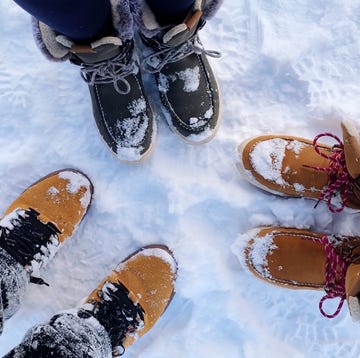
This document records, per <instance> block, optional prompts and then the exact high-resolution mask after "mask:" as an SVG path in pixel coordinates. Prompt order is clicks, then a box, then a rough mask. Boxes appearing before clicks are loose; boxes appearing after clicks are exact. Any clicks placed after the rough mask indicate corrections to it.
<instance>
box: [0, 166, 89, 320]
mask: <svg viewBox="0 0 360 358" xmlns="http://www.w3.org/2000/svg"><path fill="white" fill-rule="evenodd" d="M92 192H93V187H92V184H91V182H90V180H89V179H88V178H87V177H86V176H85V175H84V174H82V173H81V172H79V171H77V170H74V169H64V170H60V171H57V172H54V173H51V174H49V175H48V176H46V177H44V178H42V179H40V180H39V181H37V182H36V183H34V184H32V185H31V186H30V187H28V188H27V189H26V190H25V191H24V192H23V193H22V194H20V195H19V197H18V198H17V199H15V200H14V202H13V203H12V204H11V205H10V206H9V207H8V208H7V209H6V211H5V213H4V216H3V217H2V219H1V220H0V268H1V273H2V276H1V278H0V283H1V300H0V301H1V302H2V303H1V304H0V311H1V310H3V311H4V312H3V316H4V318H5V319H6V318H9V317H10V316H11V315H12V314H13V313H14V312H15V311H16V310H17V309H18V306H19V304H20V302H21V300H22V297H23V296H24V294H25V291H26V286H27V284H28V282H29V281H30V282H33V283H38V284H44V283H45V282H44V281H43V280H42V279H40V278H36V277H35V276H37V275H38V274H39V272H38V271H39V269H40V268H41V267H42V266H43V264H45V263H46V262H47V261H48V260H49V259H50V258H52V257H53V256H54V254H55V252H56V251H57V249H58V248H59V245H60V244H61V243H62V242H63V241H64V240H65V239H67V238H68V237H69V236H70V235H72V233H73V231H74V230H75V228H76V227H77V226H78V225H79V223H80V221H81V220H82V218H83V217H84V215H85V213H86V211H87V209H88V207H89V205H90V201H91V195H92ZM1 306H2V307H1ZM1 315H2V313H1V312H0V317H1ZM0 326H1V324H0Z"/></svg>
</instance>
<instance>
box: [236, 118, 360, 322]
mask: <svg viewBox="0 0 360 358" xmlns="http://www.w3.org/2000/svg"><path fill="white" fill-rule="evenodd" d="M341 127H342V134H343V142H342V141H341V139H340V138H339V137H337V136H335V135H332V134H330V133H324V134H320V135H318V136H316V137H315V139H314V140H313V141H309V140H307V139H304V138H299V137H293V136H287V135H263V136H258V137H255V138H252V139H250V140H247V141H246V142H244V143H243V144H242V145H240V146H239V148H238V152H239V157H240V162H239V169H240V172H241V173H242V174H243V176H244V178H245V179H246V180H248V181H249V182H250V183H251V184H253V185H255V186H257V187H259V188H261V189H263V190H265V191H267V192H270V193H272V194H278V195H281V196H286V197H304V198H311V199H315V200H317V204H318V203H319V201H325V203H326V205H327V207H328V208H329V210H330V211H331V212H333V213H336V212H340V211H342V210H344V209H345V210H351V209H357V210H359V209H360V187H359V178H360V164H359V163H360V136H359V133H358V131H357V130H356V128H355V127H354V125H353V123H351V122H350V121H344V122H342V124H341ZM324 137H331V138H332V141H335V144H334V145H332V146H331V145H328V144H321V141H322V139H323V138H324ZM317 204H316V205H317ZM316 205H315V206H316ZM248 236H249V241H248V242H247V244H246V247H245V250H244V254H245V261H246V264H247V266H248V268H249V269H250V271H251V272H253V273H254V274H255V275H256V276H257V277H259V278H261V279H263V280H265V281H267V282H270V283H272V284H276V285H279V286H283V287H288V288H300V289H301V288H303V289H324V290H325V296H324V297H323V298H322V299H321V300H320V303H319V309H320V312H321V313H322V314H323V315H324V316H326V317H329V318H332V317H335V316H336V315H337V314H338V313H339V312H340V309H341V307H342V305H343V303H344V301H345V300H347V302H348V306H349V311H350V314H351V316H352V318H353V319H354V320H360V237H353V236H341V235H327V234H324V233H318V232H312V231H309V230H299V229H295V228H284V227H260V228H257V229H253V230H251V231H250V232H249V233H248ZM331 298H337V299H338V300H339V305H338V308H337V309H336V310H335V312H333V313H328V312H326V310H325V308H324V307H323V304H324V302H325V301H326V300H327V299H331Z"/></svg>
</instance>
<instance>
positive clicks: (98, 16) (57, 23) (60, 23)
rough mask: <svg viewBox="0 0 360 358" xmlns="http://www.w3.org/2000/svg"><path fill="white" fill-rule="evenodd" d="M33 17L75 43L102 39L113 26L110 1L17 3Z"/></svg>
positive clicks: (43, 0)
mask: <svg viewBox="0 0 360 358" xmlns="http://www.w3.org/2000/svg"><path fill="white" fill-rule="evenodd" d="M14 1H15V2H16V3H17V4H18V5H20V6H21V7H22V8H23V9H24V10H26V11H27V12H28V13H29V14H31V15H32V16H34V17H35V18H37V19H38V20H40V21H41V22H43V23H44V24H46V25H48V26H49V27H51V28H52V29H54V30H55V31H56V32H58V33H61V34H63V35H65V36H67V37H69V38H71V39H72V40H74V41H77V42H84V41H89V40H92V39H97V38H99V37H102V36H103V35H104V34H106V33H108V32H109V29H110V28H111V26H112V22H111V9H110V1H108V0H91V1H90V0H77V1H73V0H52V1H48V0H37V1H33V0H14Z"/></svg>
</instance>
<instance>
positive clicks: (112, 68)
mask: <svg viewBox="0 0 360 358" xmlns="http://www.w3.org/2000/svg"><path fill="white" fill-rule="evenodd" d="M120 6H122V7H124V9H125V8H126V4H122V5H118V7H120ZM204 7H205V1H203V0H197V1H195V2H194V5H193V6H192V8H191V9H190V10H189V13H188V15H187V16H186V17H185V19H184V21H183V22H181V23H179V24H173V25H167V26H162V25H160V24H158V23H157V21H156V18H155V16H154V14H153V13H152V11H151V10H150V8H149V7H148V6H147V5H146V2H144V3H143V5H142V9H140V11H139V12H140V14H139V15H138V16H137V19H138V20H137V21H138V22H139V41H136V45H137V47H139V49H135V41H134V38H135V36H134V35H129V34H128V33H127V32H131V30H130V29H123V30H122V31H121V30H119V31H118V32H119V33H118V34H116V31H117V30H118V29H119V27H120V28H121V21H123V22H126V21H125V20H124V19H120V20H116V18H117V17H118V16H119V14H118V13H117V14H116V11H119V9H117V10H113V13H114V14H113V15H114V33H113V34H109V36H107V37H103V38H101V39H98V40H97V41H94V42H92V43H90V44H87V45H84V44H80V45H79V44H76V43H73V42H72V41H71V40H70V39H68V38H66V37H64V36H61V35H56V34H55V33H54V32H53V31H52V30H51V29H50V28H48V27H47V26H46V25H44V24H42V23H37V26H38V38H40V44H41V47H42V49H43V50H44V51H45V52H46V53H47V54H48V55H50V57H51V58H53V59H64V58H68V59H69V60H70V61H71V62H72V63H74V64H77V65H79V66H81V70H80V71H81V76H82V78H83V79H84V80H85V81H86V82H87V83H88V85H89V89H90V94H91V100H92V106H93V113H94V117H95V121H96V124H97V127H98V129H99V132H100V135H101V137H102V138H103V139H104V141H105V143H106V145H107V146H108V147H109V149H110V150H111V151H112V153H113V154H115V155H116V156H117V157H118V158H119V159H120V160H121V161H123V162H131V163H136V162H139V161H141V160H142V159H144V158H146V157H147V156H148V155H149V154H150V153H151V151H152V149H153V147H154V142H155V137H156V122H155V119H154V115H153V111H152V109H151V106H150V103H149V100H148V96H147V95H146V93H145V92H146V91H145V89H144V85H143V80H142V74H141V72H142V71H143V72H147V73H151V74H153V75H154V77H155V80H156V84H157V87H158V92H159V94H160V98H161V100H162V103H163V106H164V108H165V112H166V116H165V117H166V119H167V121H168V123H169V125H170V127H171V128H172V129H173V130H174V131H175V132H176V133H177V134H178V135H180V137H181V138H182V139H184V140H185V141H187V142H190V143H193V144H199V143H204V142H207V141H209V140H211V139H212V138H213V136H214V135H215V132H216V130H217V128H218V122H219V94H218V86H217V83H216V80H215V77H214V74H213V71H212V69H211V67H210V65H209V62H208V60H207V58H206V55H210V56H213V57H218V56H219V53H217V52H215V51H207V50H205V49H204V48H203V46H202V44H201V42H200V39H199V35H198V32H199V30H200V29H201V28H202V27H203V26H204V24H205V19H206V16H205V17H204V16H203V11H204ZM124 9H122V10H121V12H122V13H123V14H120V16H124V17H127V16H128V17H129V18H130V17H132V16H133V15H132V14H131V13H126V11H125V10H124ZM127 10H128V9H127ZM116 21H118V22H120V25H118V24H115V23H116ZM128 22H130V20H128ZM115 28H117V30H115ZM121 32H122V33H121ZM137 39H138V38H137ZM137 52H142V53H143V54H145V53H147V55H146V56H142V58H141V61H140V60H139V56H138V54H137Z"/></svg>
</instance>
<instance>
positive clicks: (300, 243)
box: [245, 227, 360, 321]
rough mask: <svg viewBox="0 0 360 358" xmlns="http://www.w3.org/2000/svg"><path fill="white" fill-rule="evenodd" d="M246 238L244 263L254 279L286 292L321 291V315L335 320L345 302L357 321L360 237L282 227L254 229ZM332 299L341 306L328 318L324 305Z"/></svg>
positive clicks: (359, 292)
mask: <svg viewBox="0 0 360 358" xmlns="http://www.w3.org/2000/svg"><path fill="white" fill-rule="evenodd" d="M248 235H249V237H250V239H249V241H248V243H247V246H246V247H245V260H246V264H247V266H248V268H249V270H250V271H251V272H252V273H253V274H255V276H257V277H258V278H260V279H262V280H264V281H267V282H269V283H272V284H275V285H278V286H282V287H286V288H293V289H316V290H320V289H323V290H325V292H326V294H325V295H324V297H323V298H322V299H321V300H320V302H319V309H320V312H321V314H322V315H324V316H325V317H328V318H333V317H335V316H337V315H338V313H339V312H340V310H341V308H342V305H343V303H344V301H345V300H347V302H348V305H349V311H350V314H351V317H352V318H353V320H355V321H358V320H360V301H359V299H360V237H347V236H335V235H325V234H320V233H315V232H311V231H307V230H298V229H293V228H281V227H263V228H258V229H253V230H251V231H250V232H249V233H248ZM331 298H339V299H340V302H339V306H338V308H337V309H336V311H335V312H334V313H332V314H329V313H326V312H325V311H324V309H323V303H324V302H325V301H326V300H327V299H331Z"/></svg>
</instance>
